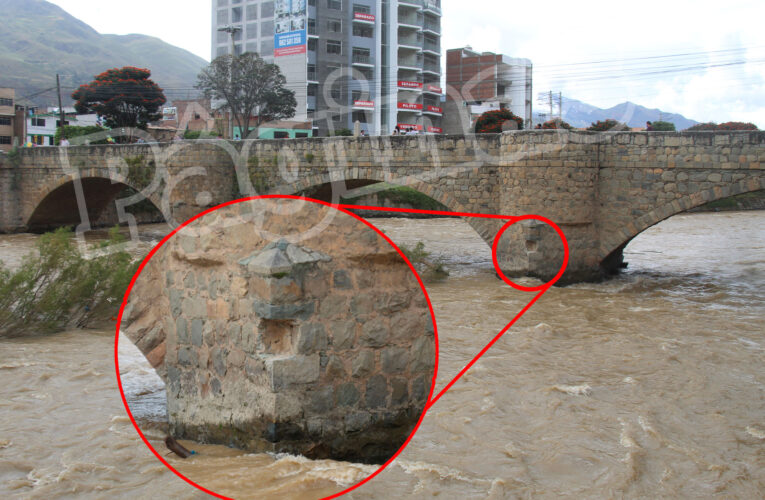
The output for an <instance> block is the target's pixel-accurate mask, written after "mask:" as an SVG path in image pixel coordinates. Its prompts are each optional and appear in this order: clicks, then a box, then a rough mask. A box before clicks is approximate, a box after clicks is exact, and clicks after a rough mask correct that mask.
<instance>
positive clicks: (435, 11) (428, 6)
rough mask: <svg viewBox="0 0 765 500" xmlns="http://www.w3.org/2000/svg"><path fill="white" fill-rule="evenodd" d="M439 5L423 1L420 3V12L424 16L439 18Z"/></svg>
mask: <svg viewBox="0 0 765 500" xmlns="http://www.w3.org/2000/svg"><path fill="white" fill-rule="evenodd" d="M439 3H440V2H436V1H434V0H424V1H423V2H422V11H423V12H424V13H425V14H432V15H434V16H438V17H441V6H440V5H439Z"/></svg>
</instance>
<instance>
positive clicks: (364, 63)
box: [351, 54, 375, 68]
mask: <svg viewBox="0 0 765 500" xmlns="http://www.w3.org/2000/svg"><path fill="white" fill-rule="evenodd" d="M351 64H353V65H354V66H361V67H363V68H374V67H375V65H374V63H373V62H372V57H371V56H368V55H366V54H353V57H352V59H351Z"/></svg>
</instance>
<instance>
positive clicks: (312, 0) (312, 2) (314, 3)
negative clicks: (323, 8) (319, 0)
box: [308, 0, 316, 7]
mask: <svg viewBox="0 0 765 500" xmlns="http://www.w3.org/2000/svg"><path fill="white" fill-rule="evenodd" d="M308 5H310V6H311V7H316V0H308Z"/></svg>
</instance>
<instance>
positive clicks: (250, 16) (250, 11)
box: [247, 5, 258, 21]
mask: <svg viewBox="0 0 765 500" xmlns="http://www.w3.org/2000/svg"><path fill="white" fill-rule="evenodd" d="M257 18H258V6H257V5H248V6H247V20H248V21H254V20H255V19H257Z"/></svg>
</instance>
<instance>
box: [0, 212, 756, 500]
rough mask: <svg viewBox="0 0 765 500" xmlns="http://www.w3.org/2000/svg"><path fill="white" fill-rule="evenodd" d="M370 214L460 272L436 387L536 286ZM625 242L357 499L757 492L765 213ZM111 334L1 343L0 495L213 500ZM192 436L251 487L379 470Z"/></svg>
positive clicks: (207, 474) (465, 388)
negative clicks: (175, 448)
mask: <svg viewBox="0 0 765 500" xmlns="http://www.w3.org/2000/svg"><path fill="white" fill-rule="evenodd" d="M374 222H375V224H377V225H378V226H379V227H380V228H381V229H382V230H384V231H385V232H386V233H387V234H388V235H389V236H390V237H391V238H392V239H393V240H394V241H396V242H397V243H414V242H416V241H420V240H422V241H424V242H425V244H426V247H427V249H428V250H430V251H431V252H433V254H434V255H436V256H439V257H441V258H442V259H443V260H444V261H445V263H446V266H447V268H448V269H449V270H450V271H451V277H450V278H449V279H448V280H446V281H445V282H443V283H438V284H432V285H429V286H428V290H429V293H430V295H431V298H432V301H433V306H434V309H435V312H436V318H437V321H438V327H439V334H440V344H441V351H440V356H441V359H440V369H439V377H438V379H439V381H438V387H442V386H443V385H445V384H446V383H447V382H448V381H449V380H451V379H452V377H453V376H454V375H455V374H456V373H457V372H458V371H459V370H460V369H461V368H462V367H463V366H464V365H465V364H466V363H467V362H468V361H469V360H470V359H471V358H472V356H473V355H474V354H475V353H477V352H478V351H479V350H480V349H481V348H482V347H483V346H484V345H485V344H486V342H487V341H488V340H489V339H491V338H492V337H493V336H494V335H495V334H496V333H497V332H498V331H499V330H500V329H502V328H503V327H504V326H505V325H506V324H507V322H508V321H509V320H510V319H511V318H512V317H513V315H514V314H515V313H516V312H517V311H518V310H519V309H521V308H522V307H523V306H524V305H525V304H526V302H528V300H530V299H531V297H532V296H531V295H529V294H523V293H520V292H516V291H513V290H512V289H510V288H509V287H508V286H506V285H504V284H503V283H502V282H500V281H499V280H497V279H496V277H495V276H494V273H493V269H492V266H491V254H490V250H489V248H488V247H487V246H486V245H485V243H483V241H481V240H480V239H479V237H478V236H477V235H476V234H475V232H473V230H472V229H470V227H469V226H468V225H467V224H465V223H464V222H462V221H458V220H429V221H427V220H426V221H413V220H405V219H386V220H377V221H374ZM152 231H154V232H155V233H158V232H161V230H160V228H158V227H153V228H148V229H146V228H145V229H144V232H148V233H151V232H152ZM35 239H36V238H35V237H34V236H31V235H15V236H0V258H1V259H2V260H3V261H4V262H5V263H6V264H9V265H14V263H16V264H17V263H18V262H19V259H20V258H21V256H22V255H23V254H24V253H27V252H29V251H30V249H31V248H32V246H33V245H34V241H35ZM625 255H626V260H627V261H629V262H630V266H629V269H628V271H627V272H626V273H624V274H623V275H621V276H619V277H618V278H616V279H614V280H611V281H609V282H606V283H600V284H582V285H576V286H571V287H567V288H558V289H552V290H551V291H550V292H549V293H547V294H546V295H545V296H544V297H543V298H542V299H541V300H540V301H539V302H538V303H537V304H536V305H535V306H534V307H533V308H532V309H531V311H530V312H529V313H528V314H527V315H526V316H524V317H523V318H522V319H521V320H520V321H519V323H518V324H517V325H516V326H515V327H513V328H512V329H511V330H510V332H509V333H508V334H507V335H506V336H505V337H504V338H503V339H501V340H500V341H499V342H498V343H497V344H496V345H495V347H494V348H493V349H492V350H490V351H489V352H488V353H487V354H486V356H485V357H484V358H483V359H482V360H481V361H479V362H478V363H477V364H476V365H475V366H474V367H473V368H472V369H471V370H470V371H469V372H468V374H467V375H466V376H465V377H464V378H463V379H462V380H460V381H459V382H458V383H457V384H456V385H455V386H454V387H453V389H452V390H450V391H449V392H448V393H446V394H445V395H444V397H443V398H442V399H441V400H439V401H438V402H437V403H436V404H435V405H434V406H433V407H432V408H431V409H430V411H429V412H428V414H427V415H426V417H425V419H424V422H423V425H422V427H421V428H420V431H419V432H418V433H417V434H416V436H415V437H414V439H413V440H412V442H411V443H410V445H409V447H408V448H407V449H406V450H404V452H403V453H402V454H401V455H400V456H399V458H398V459H397V460H396V461H395V462H394V463H393V464H392V465H391V466H390V467H389V468H388V469H387V470H385V471H384V472H382V473H381V474H380V475H379V476H377V477H376V478H374V479H373V480H372V481H370V482H369V483H368V484H366V485H364V486H362V487H361V488H360V489H357V490H355V491H353V492H352V493H351V494H349V495H348V496H347V498H353V499H368V498H369V499H371V498H380V499H387V498H432V497H440V498H447V499H452V498H454V499H479V498H481V499H482V498H493V499H503V498H557V497H566V498H643V497H650V498H655V497H685V498H698V497H704V498H709V497H713V496H719V497H722V498H762V497H763V495H765V293H764V292H765V212H733V213H719V214H711V213H705V214H691V215H679V216H675V217H673V218H671V219H669V220H667V221H665V222H663V223H662V224H659V225H658V226H655V227H654V228H651V229H650V230H648V231H646V232H645V233H643V234H642V235H640V236H639V237H638V238H637V239H636V240H634V241H633V242H632V243H631V244H630V246H629V247H628V249H627V251H626V253H625ZM529 283H532V282H529ZM120 345H121V348H120V360H121V362H120V366H121V371H122V376H123V382H124V384H125V390H126V394H127V396H128V398H129V400H130V401H131V408H132V410H133V412H134V414H135V415H136V417H137V418H138V420H139V422H140V423H141V425H142V427H143V429H144V431H145V432H146V434H147V436H148V437H149V439H150V440H152V442H154V443H156V444H157V448H158V449H160V450H162V449H163V448H161V447H160V446H159V443H160V440H161V439H162V437H163V434H162V421H163V420H164V418H165V417H164V412H165V408H164V393H163V391H164V389H163V386H162V382H161V380H159V379H158V378H157V377H156V375H155V374H154V373H153V371H152V370H151V368H150V367H148V365H147V364H146V362H145V361H144V359H143V358H142V356H141V355H140V353H138V352H137V350H136V349H135V348H134V347H133V346H131V345H129V343H128V342H127V341H125V340H124V339H123V341H122V342H121V343H120ZM113 346H114V334H113V332H112V331H110V330H91V331H70V332H65V333H62V334H58V335H53V336H49V337H37V338H26V339H17V340H10V341H9V340H5V341H0V382H1V383H0V498H35V499H49V498H77V499H80V498H94V499H100V498H147V499H150V498H209V497H208V495H206V494H204V493H202V492H200V491H198V490H196V489H194V488H193V487H191V486H190V485H188V484H187V483H185V482H184V481H182V480H181V479H180V478H178V477H177V476H175V475H174V474H173V473H172V472H170V471H169V470H168V469H167V468H165V466H164V465H162V464H161V463H160V462H159V461H158V460H157V459H156V458H155V457H154V456H153V455H152V454H151V452H150V451H149V450H148V449H147V447H146V446H145V445H144V444H143V443H142V442H141V440H140V439H139V437H138V435H137V433H136V432H135V430H134V429H133V426H132V424H131V423H130V421H129V419H128V417H127V415H126V412H125V410H124V408H123V406H122V402H121V399H120V395H119V392H118V390H117V384H116V380H115V376H114V363H113ZM438 387H437V389H438ZM186 444H187V445H188V446H189V447H192V448H193V449H195V450H196V451H197V452H198V455H196V456H195V457H193V458H191V459H189V460H187V461H181V460H179V459H178V460H176V459H170V458H169V457H168V460H171V463H172V464H173V465H174V466H177V467H178V468H179V469H180V470H181V471H182V472H183V473H184V474H186V475H188V476H189V477H192V478H193V479H194V480H196V481H197V482H198V483H200V484H202V485H203V486H205V487H207V488H210V489H212V490H214V491H217V492H218V493H220V494H223V495H227V496H231V497H234V498H240V499H247V498H252V499H261V498H266V499H271V498H272V499H277V498H278V499H282V498H294V499H317V498H321V497H323V496H326V495H330V494H332V493H335V492H338V491H341V490H342V489H344V488H345V487H347V486H349V485H352V484H354V483H356V482H358V481H359V480H361V479H363V478H364V477H366V476H368V475H369V474H370V473H371V472H373V471H374V470H375V468H374V467H370V466H366V465H360V464H350V463H342V462H333V461H311V460H307V459H304V458H299V457H293V456H282V455H277V456H271V455H267V454H261V455H250V454H245V453H242V452H240V451H237V450H232V449H228V448H225V447H220V446H203V445H198V444H195V443H186Z"/></svg>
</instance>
